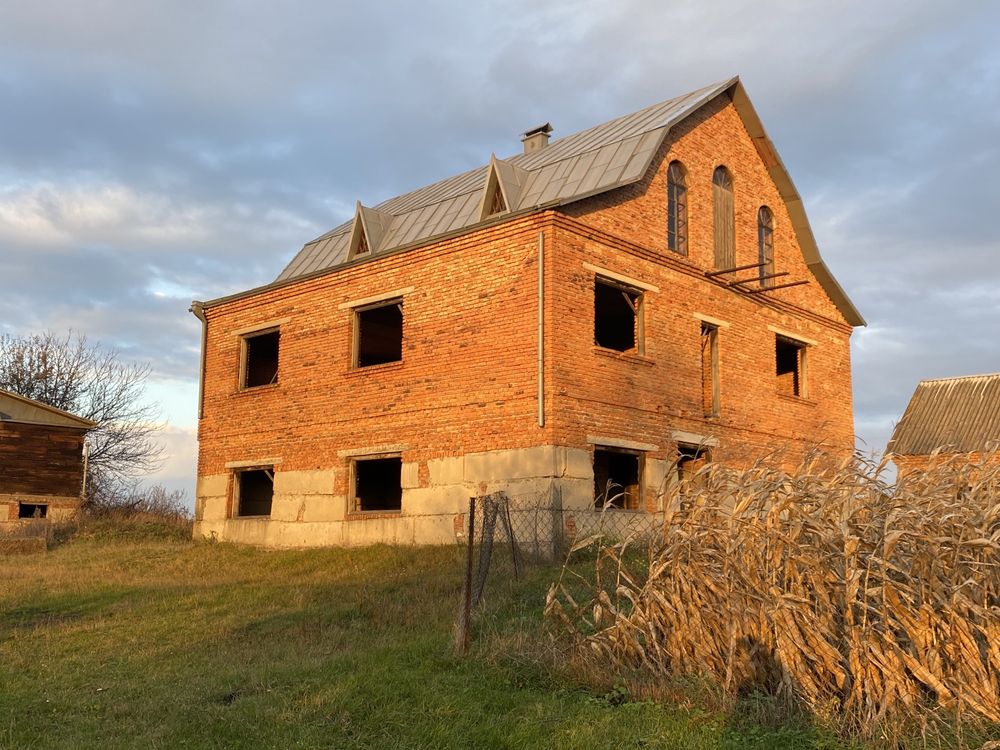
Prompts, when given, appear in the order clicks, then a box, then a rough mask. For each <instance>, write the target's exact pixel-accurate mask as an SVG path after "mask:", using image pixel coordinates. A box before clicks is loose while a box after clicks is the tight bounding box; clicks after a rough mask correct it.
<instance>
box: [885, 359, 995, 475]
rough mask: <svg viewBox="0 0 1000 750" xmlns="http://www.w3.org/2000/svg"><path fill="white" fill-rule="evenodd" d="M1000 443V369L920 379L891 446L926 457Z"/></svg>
mask: <svg viewBox="0 0 1000 750" xmlns="http://www.w3.org/2000/svg"><path fill="white" fill-rule="evenodd" d="M996 446H1000V373H996V374H994V375H971V376H968V377H961V378H945V379H942V380H922V381H920V383H919V384H918V385H917V389H916V390H915V391H914V392H913V397H912V398H911V399H910V403H909V405H908V406H907V407H906V411H905V412H904V413H903V418H902V419H900V420H899V424H897V425H896V429H895V431H894V432H893V434H892V439H891V440H890V441H889V447H888V450H889V451H890V452H892V453H898V454H901V455H907V456H923V455H927V454H929V453H932V452H933V451H934V450H935V449H937V448H945V449H946V450H948V451H953V452H958V453H971V452H973V451H983V450H987V449H989V448H991V447H996Z"/></svg>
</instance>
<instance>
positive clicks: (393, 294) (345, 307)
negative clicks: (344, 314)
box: [337, 286, 413, 310]
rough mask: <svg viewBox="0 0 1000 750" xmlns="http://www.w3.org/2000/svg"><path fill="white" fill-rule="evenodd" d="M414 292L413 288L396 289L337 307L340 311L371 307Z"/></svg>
mask: <svg viewBox="0 0 1000 750" xmlns="http://www.w3.org/2000/svg"><path fill="white" fill-rule="evenodd" d="M412 291H413V287H412V286H406V287H403V288H402V289H394V290H393V291H391V292H383V293H382V294H374V295H372V296H371V297H362V298H361V299H352V300H351V301H350V302H342V303H341V304H339V305H337V309H338V310H350V309H351V308H354V307H361V306H363V305H371V304H374V303H375V302H382V301H383V300H387V299H393V298H394V297H402V296H403V295H404V294H409V293H410V292H412Z"/></svg>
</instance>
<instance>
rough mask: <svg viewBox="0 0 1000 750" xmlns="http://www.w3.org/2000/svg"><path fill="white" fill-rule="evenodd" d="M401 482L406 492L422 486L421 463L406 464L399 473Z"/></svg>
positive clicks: (411, 462) (409, 462) (410, 462)
mask: <svg viewBox="0 0 1000 750" xmlns="http://www.w3.org/2000/svg"><path fill="white" fill-rule="evenodd" d="M399 481H400V483H401V486H402V488H403V489H404V490H406V489H410V488H412V487H419V486H420V463H419V462H417V461H407V462H404V463H403V465H402V467H401V468H400V472H399Z"/></svg>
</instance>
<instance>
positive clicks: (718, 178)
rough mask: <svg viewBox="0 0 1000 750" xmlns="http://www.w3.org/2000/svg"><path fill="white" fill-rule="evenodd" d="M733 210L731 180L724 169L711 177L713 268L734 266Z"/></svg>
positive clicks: (734, 232) (719, 169) (734, 231)
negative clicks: (713, 238)
mask: <svg viewBox="0 0 1000 750" xmlns="http://www.w3.org/2000/svg"><path fill="white" fill-rule="evenodd" d="M735 221H736V219H735V214H734V208H733V178H732V177H731V176H730V175H729V170H728V169H726V168H725V167H722V166H720V167H716V168H715V174H713V175H712V228H713V231H714V235H715V267H716V268H734V267H735V266H736V227H735Z"/></svg>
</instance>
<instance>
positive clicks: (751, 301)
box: [196, 97, 854, 546]
mask: <svg viewBox="0 0 1000 750" xmlns="http://www.w3.org/2000/svg"><path fill="white" fill-rule="evenodd" d="M675 159H676V160H679V161H681V162H682V163H683V165H684V167H685V169H686V171H687V185H688V223H689V230H688V233H689V240H688V248H689V254H688V256H687V257H681V256H679V255H677V254H675V253H672V252H670V251H669V250H667V248H666V171H667V166H668V164H669V163H670V162H671V161H673V160H675ZM719 164H725V165H726V166H727V167H728V168H729V170H730V171H731V173H732V175H733V180H734V195H735V207H736V252H737V264H739V265H743V264H749V263H756V262H757V237H756V233H757V225H756V216H757V210H758V208H759V207H760V206H761V205H767V206H769V207H770V208H771V210H772V211H773V212H774V217H775V218H774V225H775V235H774V236H775V242H774V247H775V250H774V254H775V259H776V268H777V270H779V271H788V272H789V276H788V277H787V279H788V280H802V279H812V276H811V273H810V271H809V268H808V267H807V266H806V264H805V261H804V260H803V254H802V251H801V248H799V246H798V244H797V243H796V239H795V235H794V233H793V232H792V230H791V226H790V225H791V220H790V218H789V216H788V214H787V212H786V211H785V207H784V203H783V201H782V199H781V197H780V195H779V194H778V188H777V187H776V185H775V184H774V182H773V181H772V179H771V177H770V176H769V174H768V170H767V165H766V164H765V162H764V160H763V159H762V157H761V155H760V154H759V153H758V151H757V148H756V147H755V145H754V142H753V140H752V139H751V138H750V136H749V135H748V133H747V131H746V129H745V128H744V127H743V124H742V122H741V120H740V117H739V115H738V113H737V112H736V111H735V109H734V107H733V105H732V104H731V102H729V100H728V98H725V97H720V98H718V99H717V100H715V101H713V102H712V103H710V104H709V105H707V106H705V107H703V108H702V109H701V110H700V111H699V112H698V113H696V114H695V115H693V116H691V117H689V118H688V119H687V120H686V121H685V122H684V123H682V125H681V126H679V127H677V128H676V129H675V130H674V132H672V133H671V136H670V138H669V139H668V140H667V142H666V143H664V145H663V146H662V148H661V150H660V153H659V154H658V155H657V158H656V159H655V161H654V166H653V167H652V168H651V170H650V173H649V175H648V177H647V178H646V179H645V180H643V181H642V182H640V183H638V184H636V185H633V186H629V187H626V188H621V189H618V190H614V191H611V192H608V193H605V194H602V195H598V196H595V197H593V198H589V199H586V200H582V201H579V202H577V203H573V204H570V205H569V206H567V207H564V208H560V209H556V208H553V209H548V210H539V211H536V212H533V213H525V214H521V215H517V216H512V217H508V218H506V219H503V220H498V221H494V222H486V223H485V224H483V225H481V226H480V227H478V228H475V229H473V230H472V231H469V232H467V233H464V234H461V235H460V236H457V237H452V238H448V239H443V240H439V241H434V242H430V243H428V244H426V245H424V246H422V247H416V248H412V249H409V250H406V251H405V252H397V253H388V254H386V255H384V256H382V257H375V258H372V259H370V260H368V261H366V262H364V263H357V264H349V265H347V266H345V267H342V268H339V269H334V270H332V271H330V272H328V273H325V274H321V275H317V276H313V277H310V278H305V279H301V280H298V281H296V282H294V283H290V284H284V285H279V286H273V287H269V288H264V289H262V290H260V291H258V292H255V293H252V294H249V295H245V296H237V297H235V298H232V299H230V300H222V301H219V302H218V303H211V304H209V305H207V306H206V309H205V317H206V320H207V324H206V339H205V342H204V347H205V351H204V354H205V362H204V382H203V416H202V418H201V420H200V423H199V439H200V452H199V461H198V475H199V489H198V502H197V507H196V516H197V524H196V533H199V534H209V533H215V534H217V535H219V536H222V537H223V538H233V539H240V540H243V541H251V542H256V543H261V544H269V545H293V546H297V545H304V544H328V543H361V542H362V541H375V540H377V539H378V538H379V534H380V533H383V532H385V534H384V535H385V536H387V538H389V539H396V540H400V539H401V538H402V537H400V536H399V535H398V534H397V533H396V532H391V533H390V532H388V531H386V530H387V529H388V528H389V527H388V526H387V525H386V522H391V521H392V520H393V518H395V517H406V516H408V515H414V516H415V515H420V514H422V513H432V512H435V511H437V512H441V513H458V512H460V511H461V509H462V500H463V498H467V497H468V494H469V493H470V492H474V491H477V490H481V489H486V488H487V486H489V487H490V488H495V487H497V486H500V485H503V484H504V482H505V481H506V480H507V479H510V480H512V481H513V480H514V479H525V480H526V479H527V478H531V479H532V480H533V481H534V484H532V485H530V486H532V487H535V488H537V487H539V486H546V487H549V488H551V487H553V486H556V485H559V486H560V487H562V488H563V490H562V491H563V499H564V502H573V503H577V504H579V505H581V506H584V505H586V504H587V503H588V502H590V503H591V504H592V491H593V490H592V487H593V484H592V482H593V479H592V477H593V473H592V470H591V469H590V467H589V459H588V456H589V455H590V452H591V451H592V450H593V446H594V444H602V443H607V442H608V441H611V442H610V443H609V444H612V445H614V444H618V443H620V444H622V445H625V446H628V445H634V446H637V447H639V448H641V449H642V451H643V452H644V453H645V455H646V458H647V462H646V469H645V471H646V476H645V477H644V478H643V484H644V486H645V487H646V488H647V489H648V491H647V492H646V494H645V507H646V508H647V509H654V508H655V507H656V505H655V501H654V499H653V498H654V495H655V488H656V487H657V486H658V485H659V484H661V483H662V482H663V481H664V477H665V475H666V474H667V472H668V471H669V464H670V462H671V461H672V460H673V458H674V456H675V455H676V453H675V451H676V448H677V444H678V442H691V441H693V440H698V441H702V440H704V441H706V442H707V443H709V444H711V445H712V446H713V448H712V457H713V459H714V460H721V461H727V462H732V463H745V462H749V461H751V460H753V459H755V458H757V457H758V456H760V455H763V454H767V453H772V452H774V451H776V450H777V451H779V452H780V455H778V456H776V457H775V458H774V459H773V460H775V461H780V462H783V463H794V462H795V461H797V460H798V459H799V458H800V457H801V455H802V454H803V452H804V451H806V450H808V449H809V448H811V447H812V446H814V445H816V444H821V445H822V446H824V447H825V448H826V449H828V450H830V451H833V452H837V453H841V452H847V451H850V450H851V449H852V448H853V440H854V435H853V417H852V403H851V370H850V346H849V340H850V334H851V330H852V329H851V325H850V324H849V323H848V322H847V321H846V320H845V318H844V316H843V315H842V314H841V312H840V311H839V310H838V308H837V306H836V305H835V304H834V303H833V302H832V301H831V300H830V299H829V298H828V297H827V295H826V294H825V293H824V292H823V289H822V288H821V287H820V285H819V284H817V283H815V279H812V283H810V284H808V285H802V286H796V287H791V288H788V289H781V290H775V291H773V292H769V293H767V294H757V295H747V294H743V293H738V292H736V291H734V290H733V289H731V288H729V287H728V285H727V283H726V281H724V280H722V279H709V278H706V276H705V272H706V271H708V270H710V269H711V268H712V264H713V250H712V171H713V169H714V168H715V167H716V166H717V165H719ZM540 236H541V242H542V245H543V248H544V268H543V277H544V282H543V295H542V296H543V298H544V311H543V312H544V315H543V318H544V342H543V344H544V346H543V348H544V367H543V383H544V387H543V404H544V409H543V411H544V426H540V425H539V420H538V411H539V404H538V391H539V387H538V386H539V383H538V367H539V365H538V322H539V315H538V300H539V269H538V261H539V242H540ZM595 269H596V270H595ZM605 273H608V274H610V278H612V279H619V280H620V279H625V280H626V282H628V281H629V280H632V281H634V282H636V283H637V284H638V285H639V286H638V289H639V291H640V292H641V294H642V319H643V326H642V327H643V328H644V336H643V344H644V347H643V352H642V353H641V354H640V353H633V352H618V351H614V350H609V349H602V348H600V347H598V346H596V345H595V344H594V284H595V277H597V276H603V275H604V274H605ZM752 273H753V272H751V274H752ZM729 278H732V277H729ZM390 294H394V295H396V296H398V297H399V298H401V299H402V305H403V315H404V324H403V357H402V361H401V362H398V363H391V364H384V365H376V366H373V367H367V368H362V369H352V366H351V364H352V346H353V335H354V333H353V320H354V311H353V309H352V307H353V303H359V302H363V301H364V300H366V299H369V298H373V297H379V296H383V297H384V296H386V295H390ZM698 316H700V318H699V317H698ZM702 319H708V320H711V321H713V324H718V325H719V329H718V350H719V365H720V367H719V372H720V376H721V384H720V394H721V410H720V414H719V416H717V417H708V418H707V417H706V416H705V410H704V404H703V376H702V352H701V325H702ZM275 325H276V326H277V327H278V328H279V330H280V356H279V366H278V377H277V382H276V384H274V385H267V386H263V387H259V388H254V389H249V390H241V389H240V388H239V372H240V358H241V346H242V341H241V337H242V336H243V335H245V334H246V332H247V331H248V330H251V329H253V328H254V327H262V326H264V327H266V326H275ZM777 331H780V332H783V333H785V334H790V335H793V336H795V337H797V338H800V339H802V340H803V341H805V342H808V344H809V345H808V346H807V349H808V372H807V376H806V377H807V381H808V382H807V386H806V387H807V391H806V394H807V395H805V397H796V396H787V395H781V394H779V393H778V392H777V387H776V378H775V337H776V335H777V333H776V332H777ZM530 451H535V453H530ZM538 451H542V453H538ZM545 451H549V452H548V453H546V452H545ZM553 451H554V452H553ZM365 453H371V454H377V453H392V454H398V455H401V457H402V461H403V472H402V473H403V476H402V485H403V503H402V510H401V512H400V513H398V514H387V517H386V518H381V519H379V520H380V524H381V525H379V526H378V527H377V528H374V529H373V530H371V531H369V532H366V534H365V535H363V536H353V537H352V536H350V533H351V532H350V531H349V530H345V525H349V524H351V523H355V522H357V523H365V522H369V521H371V520H372V519H371V517H364V518H358V519H353V518H352V517H351V514H350V513H349V512H348V510H349V509H348V510H345V508H346V504H347V502H348V498H349V496H350V494H351V486H350V483H351V468H350V464H351V460H352V458H353V457H354V455H355V454H360V455H363V454H365ZM483 456H485V457H490V456H492V458H490V459H489V461H486V463H483V461H485V460H486V459H483V460H482V461H481V460H480V458H479V457H483ZM522 459H523V460H522ZM536 460H537V461H538V462H540V463H539V466H541V468H540V469H539V470H538V471H537V472H536V471H533V470H532V471H528V470H527V469H525V467H526V466H527V465H529V464H531V465H534V464H533V463H532V462H536ZM456 461H460V462H462V463H461V464H460V465H459V464H456V463H455V462H456ZM550 461H551V465H550V463H547V462H550ZM477 462H478V463H477ZM505 462H507V463H505ZM251 465H262V466H263V465H266V466H269V467H273V471H274V478H275V479H274V481H275V485H274V486H275V497H276V501H277V500H278V496H279V495H281V497H283V498H284V500H283V501H282V502H281V503H278V504H276V505H275V507H274V510H272V514H271V519H270V520H266V519H252V520H250V519H247V520H240V521H237V522H235V523H234V522H233V519H232V516H233V515H234V509H233V506H232V503H233V494H234V490H233V483H234V481H235V480H234V476H235V474H234V470H237V469H238V468H239V467H240V466H251ZM472 466H477V467H481V469H482V470H481V471H480V470H479V469H476V470H473V469H471V468H470V467H472ZM505 467H506V468H505ZM477 472H479V473H477ZM588 472H589V473H588ZM282 475H284V478H283V476H282ZM535 480H537V481H535ZM571 480H572V481H571ZM560 482H562V484H561V485H560V484H559V483H560ZM527 486H528V485H525V487H527ZM310 521H314V522H315V524H316V525H315V528H316V531H315V532H313V533H306V532H305V531H302V532H300V531H298V530H297V529H296V528H293V526H291V525H294V524H298V525H299V527H305V526H309V523H310ZM276 522H278V523H283V524H287V525H290V526H288V528H289V529H290V530H289V531H287V533H286V532H282V533H283V534H285V535H284V536H280V537H278V536H274V535H273V534H272V531H270V530H269V529H268V527H267V524H272V525H273V524H275V523H276ZM324 524H325V525H324ZM370 525H371V524H369V526H370ZM442 528H443V527H442ZM380 529H381V531H379V530H380ZM453 529H454V527H453V524H452V523H451V520H450V519H449V522H448V524H447V530H446V531H441V535H440V536H434V534H433V533H432V534H421V533H417V532H412V533H411V532H410V531H407V532H406V535H405V536H406V539H409V540H412V541H443V540H444V539H446V538H447V537H448V536H449V535H453V533H454V530H453ZM452 538H453V537H452Z"/></svg>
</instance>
